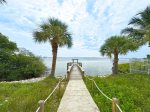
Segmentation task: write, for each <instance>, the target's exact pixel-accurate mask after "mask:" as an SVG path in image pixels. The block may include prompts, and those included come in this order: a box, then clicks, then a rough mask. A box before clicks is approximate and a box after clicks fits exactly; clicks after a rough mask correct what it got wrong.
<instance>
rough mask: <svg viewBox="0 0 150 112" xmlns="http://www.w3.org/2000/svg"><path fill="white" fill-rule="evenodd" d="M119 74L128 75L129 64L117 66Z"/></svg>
mask: <svg viewBox="0 0 150 112" xmlns="http://www.w3.org/2000/svg"><path fill="white" fill-rule="evenodd" d="M118 71H119V73H129V72H130V71H129V63H123V64H119V65H118Z"/></svg>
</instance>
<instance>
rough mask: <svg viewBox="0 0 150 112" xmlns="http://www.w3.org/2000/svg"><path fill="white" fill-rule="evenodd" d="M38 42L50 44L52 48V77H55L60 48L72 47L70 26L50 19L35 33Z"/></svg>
mask: <svg viewBox="0 0 150 112" xmlns="http://www.w3.org/2000/svg"><path fill="white" fill-rule="evenodd" d="M33 36H34V40H35V41H36V42H39V43H41V42H49V43H50V45H51V47H52V56H53V58H52V69H51V76H52V77H54V75H55V68H56V60H57V50H58V47H63V46H67V47H68V48H70V47H71V46H72V37H71V34H70V33H69V32H68V26H67V25H66V24H65V23H63V22H61V21H60V20H58V19H55V18H50V19H49V20H48V22H45V23H43V24H42V25H40V27H39V29H38V30H37V31H35V32H34V33H33Z"/></svg>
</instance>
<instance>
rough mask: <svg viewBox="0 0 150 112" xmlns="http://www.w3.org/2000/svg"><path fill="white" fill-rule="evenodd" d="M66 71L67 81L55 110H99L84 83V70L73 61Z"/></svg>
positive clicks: (77, 111) (61, 111) (73, 111)
mask: <svg viewBox="0 0 150 112" xmlns="http://www.w3.org/2000/svg"><path fill="white" fill-rule="evenodd" d="M67 73H68V74H67V78H68V80H69V82H68V85H67V87H66V90H65V93H64V95H63V97H62V100H61V102H60V105H59V108H58V111H57V112H100V111H99V109H98V107H97V105H96V104H95V102H94V101H93V99H92V97H91V95H90V93H89V91H88V89H87V88H86V85H85V84H84V81H83V78H82V77H83V76H84V74H83V73H84V71H83V69H82V68H81V66H79V65H78V62H77V63H75V62H73V63H72V65H70V66H69V67H68V71H67Z"/></svg>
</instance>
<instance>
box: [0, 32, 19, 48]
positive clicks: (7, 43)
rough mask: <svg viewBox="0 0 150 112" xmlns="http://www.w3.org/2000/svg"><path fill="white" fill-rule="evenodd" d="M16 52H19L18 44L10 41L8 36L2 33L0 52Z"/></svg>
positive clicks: (0, 36) (0, 35)
mask: <svg viewBox="0 0 150 112" xmlns="http://www.w3.org/2000/svg"><path fill="white" fill-rule="evenodd" d="M2 50H5V51H15V50H18V48H17V45H16V43H14V42H11V41H9V40H8V38H7V37H6V36H4V35H3V34H1V33H0V51H2Z"/></svg>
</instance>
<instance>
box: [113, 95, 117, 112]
mask: <svg viewBox="0 0 150 112" xmlns="http://www.w3.org/2000/svg"><path fill="white" fill-rule="evenodd" d="M116 104H118V99H117V98H112V112H119V111H118V108H117V106H116Z"/></svg>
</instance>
